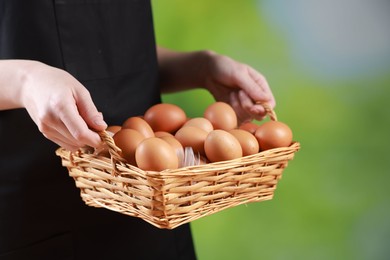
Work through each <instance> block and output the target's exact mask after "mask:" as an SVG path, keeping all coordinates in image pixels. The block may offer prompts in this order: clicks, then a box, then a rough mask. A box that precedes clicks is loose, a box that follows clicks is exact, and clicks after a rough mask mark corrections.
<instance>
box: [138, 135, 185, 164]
mask: <svg viewBox="0 0 390 260" xmlns="http://www.w3.org/2000/svg"><path fill="white" fill-rule="evenodd" d="M135 160H136V162H137V165H138V167H139V168H140V169H142V170H145V171H163V170H166V169H177V168H178V167H179V159H178V157H177V155H176V152H175V150H174V149H173V148H172V146H171V145H170V144H168V143H167V142H166V141H164V140H162V139H160V138H158V137H151V138H147V139H144V140H143V141H142V142H141V143H140V144H139V145H138V147H137V149H136V151H135Z"/></svg>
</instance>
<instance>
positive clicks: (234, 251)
mask: <svg viewBox="0 0 390 260" xmlns="http://www.w3.org/2000/svg"><path fill="white" fill-rule="evenodd" d="M152 3H153V10H154V19H155V21H154V22H155V29H156V37H157V42H158V44H159V45H162V46H164V47H167V48H171V49H176V50H182V51H189V50H199V49H212V50H214V51H216V52H219V53H222V54H226V55H228V56H230V57H232V58H234V59H236V60H239V61H241V62H245V63H247V64H250V65H251V66H253V67H254V68H256V69H257V70H259V71H261V72H262V73H263V74H264V75H265V76H266V78H267V80H268V82H269V84H270V86H271V87H272V89H273V93H274V95H275V98H276V101H277V106H276V108H275V111H276V113H277V115H278V118H279V120H281V121H284V122H286V123H288V124H289V125H290V127H291V128H292V129H293V132H294V139H295V140H297V141H299V142H300V143H301V150H300V151H299V152H298V153H297V154H296V156H295V158H294V160H293V161H291V162H290V164H289V166H288V167H287V168H286V170H285V171H284V173H283V178H282V180H281V181H280V182H279V184H278V188H277V190H276V193H275V196H274V199H273V200H271V201H267V202H261V203H251V204H248V205H242V206H238V207H235V208H231V209H228V210H225V211H222V212H220V213H217V214H214V215H211V216H208V217H206V218H202V219H199V220H196V221H194V222H193V223H192V224H191V225H192V230H193V234H194V240H195V246H196V251H197V255H198V257H199V259H200V260H209V259H210V260H211V259H212V260H219V259H224V260H228V259H237V260H241V259H242V260H251V259H268V260H274V259H281V260H285V259H300V260H304V259H316V260H318V259H326V260H329V259H343V260H348V259H354V260H355V259H356V260H363V259H364V260H365V259H370V260H376V259H390V247H389V241H390V203H389V198H390V196H389V195H390V188H389V187H388V185H389V184H390V151H389V149H388V148H389V144H390V137H389V134H390V131H389V130H390V115H389V108H388V104H389V97H390V88H389V85H390V65H389V64H390V31H389V30H388V28H389V25H390V19H389V18H390V16H389V15H388V14H389V11H390V5H389V3H390V2H389V1H368V0H366V1H364V0H356V1H347V0H344V1H335V0H331V1H309V0H306V1H304V0H300V1H290V2H288V1H281V0H280V1H279V0H264V1H260V0H259V1H251V0H244V1H222V0H214V1H206V0H198V1H180V0H165V1H157V0H154V1H152ZM163 100H164V101H165V102H170V103H175V104H178V105H180V106H181V107H183V108H184V109H185V111H186V112H187V114H188V115H189V116H191V117H193V116H200V115H202V113H203V110H204V109H205V107H206V106H207V105H208V104H209V103H211V102H213V98H212V97H211V96H210V94H209V93H207V92H205V91H203V90H193V91H187V92H182V93H176V94H169V95H165V96H164V97H163Z"/></svg>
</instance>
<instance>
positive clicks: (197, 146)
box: [175, 126, 208, 154]
mask: <svg viewBox="0 0 390 260" xmlns="http://www.w3.org/2000/svg"><path fill="white" fill-rule="evenodd" d="M207 134H208V133H207V132H206V131H205V130H203V129H200V128H198V127H194V126H184V127H182V128H180V129H179V130H178V131H177V132H176V134H175V138H176V139H177V140H178V141H179V142H180V143H181V145H182V146H183V147H192V149H193V150H194V152H196V153H200V154H204V153H205V152H204V141H205V140H206V137H207Z"/></svg>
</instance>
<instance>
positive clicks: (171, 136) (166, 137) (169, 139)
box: [159, 135, 183, 151]
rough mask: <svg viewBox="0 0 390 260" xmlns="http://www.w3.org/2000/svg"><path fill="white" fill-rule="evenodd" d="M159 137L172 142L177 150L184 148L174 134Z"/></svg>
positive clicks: (169, 142)
mask: <svg viewBox="0 0 390 260" xmlns="http://www.w3.org/2000/svg"><path fill="white" fill-rule="evenodd" d="M159 138H161V139H162V140H164V141H166V142H167V143H168V144H170V145H171V146H172V148H173V149H174V150H175V151H177V150H181V149H183V146H182V145H181V143H180V142H179V141H178V140H177V139H176V138H175V137H174V136H173V135H164V136H161V137H159Z"/></svg>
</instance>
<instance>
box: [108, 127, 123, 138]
mask: <svg viewBox="0 0 390 260" xmlns="http://www.w3.org/2000/svg"><path fill="white" fill-rule="evenodd" d="M121 128H122V127H121V126H120V125H110V126H108V127H107V128H106V131H107V132H109V133H110V134H111V136H113V135H114V134H115V133H116V132H118V131H119V130H121Z"/></svg>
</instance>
